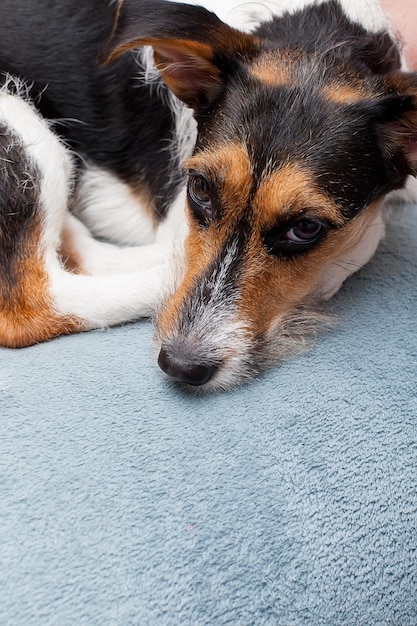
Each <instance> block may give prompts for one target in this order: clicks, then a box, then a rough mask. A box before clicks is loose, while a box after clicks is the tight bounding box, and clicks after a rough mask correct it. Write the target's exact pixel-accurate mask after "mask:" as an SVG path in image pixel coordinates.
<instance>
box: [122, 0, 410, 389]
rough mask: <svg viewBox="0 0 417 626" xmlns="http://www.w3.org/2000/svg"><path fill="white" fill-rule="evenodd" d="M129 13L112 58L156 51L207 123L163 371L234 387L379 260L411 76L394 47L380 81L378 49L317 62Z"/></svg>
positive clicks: (211, 29) (171, 81)
mask: <svg viewBox="0 0 417 626" xmlns="http://www.w3.org/2000/svg"><path fill="white" fill-rule="evenodd" d="M332 4H334V3H332ZM135 6H137V3H136V5H135ZM171 6H174V7H178V6H180V5H171ZM126 10H127V12H126V17H125V18H124V19H125V23H122V24H121V26H120V33H119V34H118V35H116V43H115V49H116V52H117V53H118V52H120V51H121V50H124V49H126V48H127V47H133V46H137V45H138V44H139V43H140V44H152V45H153V46H154V50H155V57H156V63H157V65H158V66H159V68H160V69H161V72H162V75H163V77H164V80H165V82H166V83H167V85H168V86H169V87H170V88H171V89H172V90H173V91H174V93H175V94H176V95H177V96H178V97H179V98H181V99H182V100H183V101H184V102H186V103H187V104H188V105H189V106H192V107H193V108H194V110H195V115H196V119H197V122H198V139H197V144H196V146H195V150H194V153H193V156H192V157H191V158H189V159H188V161H187V162H186V163H185V164H184V167H185V168H186V170H187V172H188V184H187V207H186V211H187V215H188V221H189V234H188V238H187V240H186V242H185V272H184V276H183V277H182V280H181V282H180V284H179V286H178V288H177V290H176V291H175V293H174V294H173V295H172V296H171V297H170V298H169V299H168V301H167V302H166V304H165V305H164V307H163V309H162V311H161V313H160V315H159V317H158V320H157V334H158V338H159V342H160V344H161V352H160V356H159V363H160V365H161V367H162V369H164V370H165V371H166V372H167V373H168V374H170V375H171V376H172V377H173V378H175V379H177V380H180V381H181V382H185V383H189V384H192V385H197V386H199V387H200V388H203V389H205V390H211V389H217V388H224V387H230V386H231V385H234V384H236V383H239V382H241V381H242V380H245V379H248V378H251V377H253V375H254V374H255V373H257V372H258V371H260V370H261V369H262V368H264V367H265V366H266V365H269V364H270V363H272V362H276V361H277V360H279V359H281V358H285V357H286V356H287V355H288V354H290V353H294V351H297V350H300V349H303V347H304V346H305V344H306V342H308V340H309V338H310V337H311V335H312V333H314V329H315V327H316V325H317V321H320V319H323V318H322V317H321V316H320V314H319V313H317V310H318V309H317V303H318V302H320V301H321V300H323V299H325V298H328V297H329V296H330V295H332V293H334V292H335V291H337V289H338V288H339V287H340V284H341V283H342V282H343V280H344V279H345V278H346V277H347V276H348V275H349V274H350V273H352V272H353V271H355V270H356V269H358V267H359V266H361V265H362V264H363V263H364V262H366V261H368V260H369V258H370V257H371V256H372V254H373V252H374V251H375V248H376V246H377V243H378V241H379V239H380V237H381V235H382V233H383V226H382V221H381V217H380V207H381V203H382V201H383V199H384V197H385V195H386V194H387V193H389V192H390V191H392V190H393V189H397V188H399V187H401V186H403V185H404V183H405V180H406V177H407V176H408V175H409V174H410V173H413V172H414V167H415V162H416V158H415V157H416V154H415V147H414V140H415V133H416V130H415V129H416V127H417V114H416V107H417V96H416V94H417V80H416V78H415V77H414V76H413V75H404V74H399V73H396V72H395V71H392V70H393V69H394V68H395V66H396V65H398V57H397V56H396V54H395V52H394V48H393V46H392V43H391V42H390V41H389V42H388V41H386V42H385V43H386V50H385V56H386V58H385V60H384V62H385V64H386V66H385V67H378V68H377V69H376V67H375V65H376V64H377V63H380V60H377V61H375V49H372V51H371V52H369V51H368V52H367V56H365V55H364V54H362V58H359V59H350V58H347V57H348V55H343V54H341V55H338V54H337V53H334V51H333V50H329V51H327V52H323V51H319V52H317V53H315V54H311V53H310V52H309V51H308V50H303V49H302V48H301V47H299V48H296V49H295V48H294V47H290V46H285V45H284V46H281V45H277V44H276V42H275V41H274V39H273V37H271V36H267V37H261V34H262V32H261V33H260V35H259V36H255V35H254V36H251V35H244V34H242V33H239V32H237V31H234V30H233V29H231V28H229V27H227V26H226V25H225V24H223V23H222V22H220V21H219V20H217V18H214V16H212V14H207V15H204V16H201V15H200V14H197V13H196V12H195V11H196V8H195V7H185V6H182V7H181V9H178V8H177V11H182V27H181V28H178V27H177V29H178V31H179V32H175V33H173V31H174V30H175V28H176V27H175V25H172V23H171V22H170V24H171V25H170V26H169V28H168V27H167V26H166V25H165V26H164V28H163V29H162V31H163V32H165V31H169V32H166V33H165V36H163V32H162V31H160V30H158V33H155V32H154V31H155V28H156V27H155V25H154V26H153V27H148V28H149V30H150V33H149V34H148V35H144V34H143V28H144V26H143V20H142V26H141V29H140V32H136V31H137V29H138V26H137V24H138V21H137V20H136V18H135V17H134V16H133V15H132V13H131V11H130V10H129V3H128V5H126ZM198 11H202V9H198ZM122 15H123V13H122ZM184 16H188V18H189V23H188V29H186V28H185V27H184V19H185V17H184ZM174 17H175V16H174V15H172V16H171V18H172V21H174ZM202 17H204V19H205V24H206V30H204V29H203V32H201V26H200V28H199V30H198V34H197V30H196V24H197V23H198V24H201V19H202ZM176 19H178V15H177V16H176ZM122 22H123V20H122ZM135 24H136V26H134V25H135ZM145 28H146V26H145ZM193 28H194V30H195V33H196V36H195V38H191V39H190V38H189V33H190V32H191V33H193V32H194V31H193ZM132 29H134V30H135V36H133V34H132ZM183 30H185V31H186V32H187V39H184V38H183V34H182V33H183ZM117 38H118V39H117ZM380 39H381V38H380V37H379V40H378V41H379V44H380ZM375 41H376V40H375ZM379 44H378V45H379ZM375 46H376V44H375ZM388 52H389V54H388ZM381 65H382V62H381Z"/></svg>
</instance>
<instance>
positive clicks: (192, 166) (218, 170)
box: [184, 143, 252, 213]
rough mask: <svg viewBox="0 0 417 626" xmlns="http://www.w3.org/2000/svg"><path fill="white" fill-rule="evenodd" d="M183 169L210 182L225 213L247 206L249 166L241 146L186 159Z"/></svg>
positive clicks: (224, 148) (226, 147)
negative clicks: (204, 177)
mask: <svg viewBox="0 0 417 626" xmlns="http://www.w3.org/2000/svg"><path fill="white" fill-rule="evenodd" d="M184 167H185V168H186V169H189V170H195V171H197V172H199V173H202V174H203V175H205V176H207V177H208V178H210V179H211V180H213V182H214V183H215V184H216V185H217V190H218V193H219V196H220V204H221V205H222V207H224V209H225V210H226V211H227V212H228V213H229V212H232V213H234V212H235V210H236V211H237V212H239V211H240V209H241V208H242V206H244V205H245V204H246V203H247V201H248V198H249V192H250V188H251V185H252V165H251V162H250V158H249V154H248V151H247V148H246V146H244V145H243V144H239V143H234V144H226V145H223V146H220V147H217V148H213V149H211V150H206V151H204V152H200V153H199V154H197V155H195V156H193V157H191V158H189V159H187V161H185V163H184Z"/></svg>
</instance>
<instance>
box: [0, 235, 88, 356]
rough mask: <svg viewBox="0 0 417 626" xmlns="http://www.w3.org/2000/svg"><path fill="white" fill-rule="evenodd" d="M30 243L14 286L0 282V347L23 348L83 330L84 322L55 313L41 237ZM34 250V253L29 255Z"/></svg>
mask: <svg viewBox="0 0 417 626" xmlns="http://www.w3.org/2000/svg"><path fill="white" fill-rule="evenodd" d="M32 242H33V243H32V244H31V242H30V241H29V242H28V243H27V246H26V247H25V251H24V258H22V259H21V260H20V262H19V264H18V265H17V266H16V268H15V274H14V281H13V285H12V286H10V285H6V284H5V283H4V282H3V284H1V283H0V345H2V346H6V347H8V348H23V347H26V346H30V345H33V344H35V343H40V342H43V341H47V340H48V339H52V338H53V337H57V336H58V335H64V334H69V333H72V332H79V331H81V330H83V329H84V328H83V322H82V321H81V320H79V319H76V318H74V317H71V316H69V315H62V314H59V313H57V312H55V311H54V307H53V302H52V300H51V297H50V294H49V278H48V274H47V272H46V269H45V264H44V260H43V257H42V256H41V255H40V254H39V251H38V245H39V238H38V237H34V238H33V240H32ZM32 250H35V253H34V254H30V252H31V251H32Z"/></svg>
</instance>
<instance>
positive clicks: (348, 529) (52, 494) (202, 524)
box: [0, 206, 417, 626]
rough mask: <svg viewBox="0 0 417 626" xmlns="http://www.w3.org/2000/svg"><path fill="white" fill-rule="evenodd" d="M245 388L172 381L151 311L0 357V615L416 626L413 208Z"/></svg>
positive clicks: (51, 619) (143, 623) (28, 623)
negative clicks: (155, 345) (157, 351)
mask: <svg viewBox="0 0 417 626" xmlns="http://www.w3.org/2000/svg"><path fill="white" fill-rule="evenodd" d="M396 217H397V220H396V222H392V224H391V225H390V226H389V229H388V234H387V238H386V240H385V241H384V243H383V244H382V245H381V247H380V249H379V251H378V253H377V255H376V257H375V258H374V260H373V261H372V262H371V263H370V264H369V265H368V266H367V267H366V268H364V269H363V270H362V271H361V272H360V273H359V274H357V275H356V276H355V277H353V278H352V279H350V280H349V281H348V283H347V284H346V285H345V286H344V288H343V289H342V291H341V292H340V293H339V294H338V296H337V297H336V298H335V299H334V300H333V306H334V310H335V312H336V313H337V314H338V315H339V318H340V325H339V327H338V328H337V329H336V331H334V332H332V333H331V334H329V335H326V336H322V337H321V338H320V340H319V342H318V343H317V345H316V347H315V348H314V350H313V351H312V352H310V353H308V354H305V355H303V356H301V357H297V358H296V359H294V360H293V361H291V362H288V363H286V364H284V365H282V366H281V367H277V368H275V369H274V370H271V371H269V372H267V373H266V374H264V375H263V376H262V377H261V378H260V379H258V380H257V381H256V382H254V383H253V384H251V385H249V386H246V387H244V388H241V389H238V390H236V391H233V392H231V393H227V394H222V395H216V396H211V397H206V398H196V397H192V396H189V395H187V394H185V393H184V392H182V391H180V390H178V389H177V388H176V387H174V386H172V385H170V384H168V383H167V381H166V380H165V379H164V378H163V376H162V374H161V373H160V372H159V370H158V368H157V367H156V365H155V362H154V355H153V349H152V342H151V336H152V328H151V325H150V323H149V322H143V323H138V324H131V325H128V326H125V327H123V328H117V329H112V330H109V331H106V332H94V333H89V334H84V335H78V336H72V337H65V338H61V339H58V340H56V341H52V342H50V343H48V344H45V345H39V346H36V347H33V348H29V349H25V350H21V351H8V350H1V351H0V394H1V440H0V448H1V449H0V469H1V474H0V544H1V548H0V561H1V562H0V624H1V625H2V626H32V625H36V626H38V625H39V626H47V625H57V626H76V625H77V626H81V625H84V624H85V625H89V626H90V625H91V626H93V625H94V626H95V625H97V626H107V625H117V626H130V625H138V626H147V625H148V624H149V625H154V624H155V625H156V626H165V625H180V626H183V625H184V626H187V625H191V626H203V625H207V624H210V625H214V626H220V625H223V624H231V625H238V626H244V625H254V626H266V625H268V626H269V625H271V626H299V625H300V626H301V625H302V626H307V625H308V626H321V625H326V626H338V625H340V626H342V625H343V626H374V625H378V626H383V625H390V626H391V625H398V626H416V624H417V488H416V485H417V382H416V380H417V329H416V321H417V315H416V312H417V209H416V207H412V206H406V207H405V208H398V209H397V212H396Z"/></svg>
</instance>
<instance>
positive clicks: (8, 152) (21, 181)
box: [0, 124, 41, 307]
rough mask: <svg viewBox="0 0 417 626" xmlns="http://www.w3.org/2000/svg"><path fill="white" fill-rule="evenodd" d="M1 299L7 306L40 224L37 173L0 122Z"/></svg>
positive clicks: (17, 142) (18, 139) (12, 135)
mask: <svg viewBox="0 0 417 626" xmlns="http://www.w3.org/2000/svg"><path fill="white" fill-rule="evenodd" d="M0 155H2V156H1V158H0V181H1V185H0V267H1V271H2V276H1V281H0V301H1V302H2V306H3V307H7V303H8V300H9V296H10V294H11V292H12V291H13V289H14V288H15V287H16V286H17V285H18V283H19V279H20V277H19V267H21V265H22V263H24V262H25V260H26V255H27V254H28V250H29V253H30V252H32V246H33V245H34V243H33V242H32V246H29V247H28V242H30V240H31V237H33V236H34V234H35V231H36V229H37V228H39V226H40V219H41V218H40V215H39V208H40V206H39V202H40V185H39V180H40V174H39V171H38V169H37V168H36V166H35V165H34V164H33V163H30V162H29V160H28V157H27V154H26V151H25V148H24V145H23V143H22V140H21V139H20V138H19V137H17V136H16V135H15V134H14V133H13V132H12V131H10V129H9V128H7V127H6V126H4V125H2V124H0Z"/></svg>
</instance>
